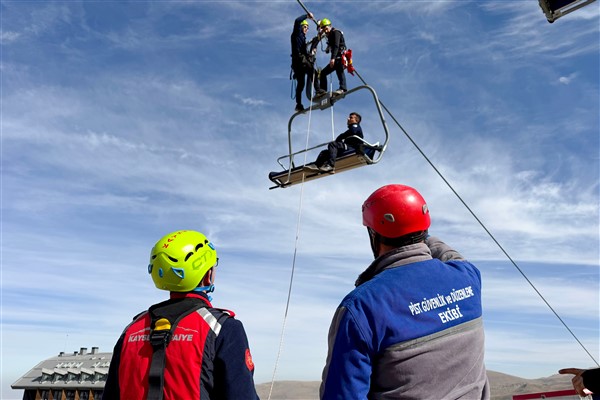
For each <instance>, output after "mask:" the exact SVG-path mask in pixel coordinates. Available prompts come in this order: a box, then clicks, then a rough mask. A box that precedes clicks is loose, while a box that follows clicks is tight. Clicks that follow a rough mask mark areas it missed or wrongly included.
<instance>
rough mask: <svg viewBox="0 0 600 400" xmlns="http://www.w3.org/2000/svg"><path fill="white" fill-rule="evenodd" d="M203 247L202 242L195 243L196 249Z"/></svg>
mask: <svg viewBox="0 0 600 400" xmlns="http://www.w3.org/2000/svg"><path fill="white" fill-rule="evenodd" d="M203 247H204V244H202V243H198V244H197V245H196V251H198V250H200V249H201V248H203Z"/></svg>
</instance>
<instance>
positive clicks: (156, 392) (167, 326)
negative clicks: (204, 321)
mask: <svg viewBox="0 0 600 400" xmlns="http://www.w3.org/2000/svg"><path fill="white" fill-rule="evenodd" d="M204 307H206V304H201V303H197V304H194V306H193V307H187V308H186V309H183V310H182V312H181V313H180V314H178V316H177V317H176V319H175V321H173V322H172V323H171V322H170V321H169V320H168V319H167V318H162V317H158V316H156V315H155V314H154V313H153V308H152V307H151V308H150V310H149V312H150V316H151V319H152V322H151V326H150V328H151V331H150V344H151V345H152V350H153V352H152V361H151V363H150V371H149V373H148V397H147V400H162V399H163V394H164V385H165V361H166V357H165V355H166V350H167V346H168V345H169V342H170V341H171V337H172V336H173V331H175V328H176V327H177V324H178V323H179V321H181V320H182V319H183V318H184V317H186V316H188V315H189V314H191V313H192V312H194V311H197V310H198V309H200V308H204Z"/></svg>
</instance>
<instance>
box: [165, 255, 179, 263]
mask: <svg viewBox="0 0 600 400" xmlns="http://www.w3.org/2000/svg"><path fill="white" fill-rule="evenodd" d="M167 257H168V258H169V260H171V261H173V262H175V263H176V262H177V261H179V260H178V259H176V258H173V257H171V256H167Z"/></svg>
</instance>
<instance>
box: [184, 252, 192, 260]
mask: <svg viewBox="0 0 600 400" xmlns="http://www.w3.org/2000/svg"><path fill="white" fill-rule="evenodd" d="M193 254H194V253H193V252H191V251H190V252H189V253H187V255H186V256H185V260H183V261H187V260H188V259H189V258H190V257H191V256H192V255H193Z"/></svg>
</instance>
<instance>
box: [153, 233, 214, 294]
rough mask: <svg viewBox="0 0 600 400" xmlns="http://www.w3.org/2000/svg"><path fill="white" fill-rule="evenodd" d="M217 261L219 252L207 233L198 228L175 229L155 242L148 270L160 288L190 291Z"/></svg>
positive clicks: (171, 290) (172, 290)
mask: <svg viewBox="0 0 600 400" xmlns="http://www.w3.org/2000/svg"><path fill="white" fill-rule="evenodd" d="M216 264H217V252H216V250H215V247H214V246H213V244H212V243H211V242H210V241H209V240H208V239H207V238H206V236H204V235H203V234H202V233H200V232H195V231H176V232H172V233H169V234H168V235H166V236H164V237H163V238H162V239H160V240H159V241H158V242H156V244H155V245H154V247H153V248H152V251H151V252H150V264H148V273H149V274H150V275H152V280H153V281H154V285H156V287H157V288H159V289H161V290H168V291H170V292H189V291H192V290H194V288H196V287H197V286H198V284H199V283H200V281H201V280H202V278H203V277H204V275H205V274H206V272H207V271H208V270H209V269H211V268H212V267H213V266H215V265H216Z"/></svg>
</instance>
